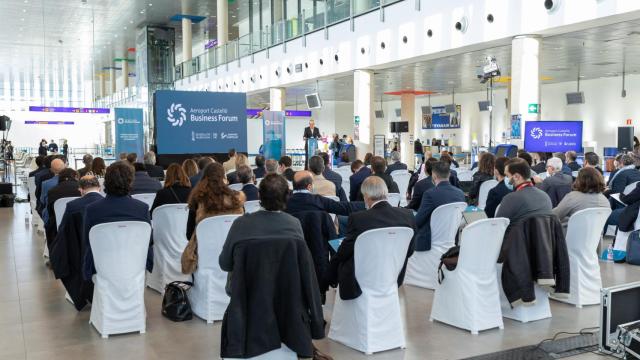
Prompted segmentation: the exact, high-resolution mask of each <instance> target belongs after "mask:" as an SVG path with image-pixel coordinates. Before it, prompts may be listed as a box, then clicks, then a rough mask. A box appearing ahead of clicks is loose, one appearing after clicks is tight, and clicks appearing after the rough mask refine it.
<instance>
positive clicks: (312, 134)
mask: <svg viewBox="0 0 640 360" xmlns="http://www.w3.org/2000/svg"><path fill="white" fill-rule="evenodd" d="M319 138H320V129H318V128H317V127H316V122H315V120H313V119H310V120H309V126H307V127H306V128H304V134H303V135H302V139H303V140H304V168H305V169H307V162H308V161H309V142H308V141H307V140H309V139H319ZM311 155H314V154H311Z"/></svg>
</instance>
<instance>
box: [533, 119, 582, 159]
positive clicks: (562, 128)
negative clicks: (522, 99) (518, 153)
mask: <svg viewBox="0 0 640 360" xmlns="http://www.w3.org/2000/svg"><path fill="white" fill-rule="evenodd" d="M524 149H525V150H526V151H529V152H565V151H569V150H573V151H577V152H581V151H582V121H527V122H526V123H525V130H524Z"/></svg>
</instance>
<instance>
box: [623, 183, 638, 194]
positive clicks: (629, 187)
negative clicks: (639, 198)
mask: <svg viewBox="0 0 640 360" xmlns="http://www.w3.org/2000/svg"><path fill="white" fill-rule="evenodd" d="M639 182H640V181H636V182H632V183H631V184H629V185H627V186H625V187H624V190H623V191H622V193H623V194H625V195H629V193H630V192H632V191H633V189H635V188H636V187H637V186H638V183H639Z"/></svg>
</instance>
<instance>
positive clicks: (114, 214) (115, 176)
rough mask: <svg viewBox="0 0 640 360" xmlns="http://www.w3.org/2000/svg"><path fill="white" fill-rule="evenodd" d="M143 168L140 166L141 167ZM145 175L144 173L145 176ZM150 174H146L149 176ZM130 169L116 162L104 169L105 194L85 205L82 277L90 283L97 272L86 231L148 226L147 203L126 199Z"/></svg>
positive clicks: (150, 255) (150, 266)
mask: <svg viewBox="0 0 640 360" xmlns="http://www.w3.org/2000/svg"><path fill="white" fill-rule="evenodd" d="M140 165H142V164H140ZM144 174H145V175H147V173H146V172H145V173H144ZM148 176H149V175H147V177H148ZM133 178H134V172H133V167H132V166H131V165H129V164H127V163H125V162H115V163H113V164H111V165H109V167H108V168H107V173H106V175H105V177H104V192H105V193H106V194H107V196H106V197H105V198H104V199H98V200H97V201H94V202H92V203H91V204H89V205H87V207H86V211H85V215H84V231H83V242H84V246H85V249H86V251H85V254H84V263H83V276H84V279H85V280H90V279H91V276H92V275H93V274H95V273H96V268H95V266H94V263H93V253H92V252H91V244H90V243H89V230H91V228H92V227H93V226H95V225H98V224H102V223H109V222H116V221H144V222H146V223H149V224H151V218H150V217H149V207H148V206H147V204H145V203H143V202H142V201H138V200H136V199H132V198H131V196H129V194H130V192H131V187H132V185H133ZM147 270H148V271H150V272H151V271H152V270H153V251H152V247H151V244H149V251H148V253H147Z"/></svg>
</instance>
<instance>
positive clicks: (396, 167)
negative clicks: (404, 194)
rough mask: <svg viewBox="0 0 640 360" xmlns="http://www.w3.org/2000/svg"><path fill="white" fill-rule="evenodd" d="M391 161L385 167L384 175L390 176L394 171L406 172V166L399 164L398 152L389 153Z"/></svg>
mask: <svg viewBox="0 0 640 360" xmlns="http://www.w3.org/2000/svg"><path fill="white" fill-rule="evenodd" d="M391 161H393V163H392V164H391V165H389V166H387V170H385V172H384V173H385V174H387V175H391V173H392V172H394V171H396V170H407V164H403V163H402V162H400V153H399V152H397V151H392V152H391Z"/></svg>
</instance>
